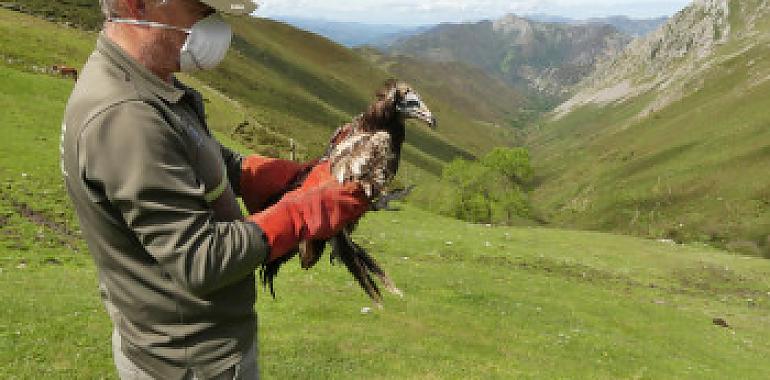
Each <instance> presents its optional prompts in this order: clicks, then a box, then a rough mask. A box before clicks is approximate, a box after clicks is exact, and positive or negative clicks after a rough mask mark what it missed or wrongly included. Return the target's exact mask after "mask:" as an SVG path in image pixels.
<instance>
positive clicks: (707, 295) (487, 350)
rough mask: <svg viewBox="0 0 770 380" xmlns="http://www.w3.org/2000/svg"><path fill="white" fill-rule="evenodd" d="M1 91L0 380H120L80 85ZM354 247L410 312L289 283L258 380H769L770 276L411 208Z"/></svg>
mask: <svg viewBox="0 0 770 380" xmlns="http://www.w3.org/2000/svg"><path fill="white" fill-rule="evenodd" d="M0 83H2V86H0V103H1V104H3V105H4V106H5V107H6V112H2V113H0V128H2V132H3V136H4V139H3V141H2V142H0V148H1V150H0V151H2V152H3V153H4V154H2V155H0V185H1V186H0V194H1V195H2V196H0V289H3V291H2V292H0V304H2V305H3V307H2V308H0V378H10V379H13V378H19V379H33V378H114V377H115V374H114V369H113V367H112V362H111V351H110V342H109V339H110V332H111V326H110V323H109V321H108V319H107V316H106V313H105V312H104V311H103V308H102V306H101V305H100V304H99V300H98V290H97V283H96V281H97V274H96V271H95V269H94V267H93V264H92V263H91V260H90V258H89V256H88V254H87V252H86V249H85V247H84V244H83V243H82V242H81V240H80V237H79V232H78V227H77V224H76V222H75V220H74V218H73V213H72V211H71V209H70V207H69V203H68V201H67V200H66V196H65V193H64V189H63V188H62V181H61V177H60V173H59V168H58V137H59V123H60V119H61V113H62V112H63V106H64V105H63V103H62V102H61V98H62V97H66V95H67V94H68V93H69V91H70V90H71V88H72V83H71V81H69V80H65V79H59V78H54V77H51V76H47V75H40V74H33V73H29V72H24V71H22V70H20V69H18V68H11V67H5V66H0ZM220 101H221V102H225V101H226V100H224V99H218V100H216V101H215V102H214V101H212V104H215V103H217V102H220ZM8 110H10V111H8ZM222 137H224V138H226V136H222ZM241 149H243V147H241ZM356 239H357V240H358V241H359V242H361V243H362V244H364V245H365V246H367V247H369V249H371V251H372V252H373V253H375V254H376V255H377V257H379V258H380V259H381V260H382V263H383V265H384V266H385V267H386V268H387V269H388V270H389V271H390V272H391V274H392V276H393V278H394V279H395V280H396V281H397V282H398V284H399V285H400V286H401V287H402V288H403V289H404V291H405V292H406V298H404V299H403V300H399V299H395V298H393V297H388V298H387V299H386V308H385V310H383V311H377V312H375V313H372V314H362V313H361V312H360V311H361V308H362V307H365V306H371V305H370V304H369V301H368V300H367V299H366V298H365V296H364V295H363V292H361V291H360V290H359V289H358V288H357V287H356V286H355V285H354V284H353V283H352V281H351V279H350V277H349V276H348V275H347V274H346V273H345V271H344V269H342V268H340V267H330V266H329V265H328V264H327V263H326V262H325V261H324V262H321V264H320V265H319V268H318V269H317V270H314V271H311V272H305V271H301V270H299V268H298V266H293V265H292V266H290V267H289V268H287V271H285V272H282V273H281V275H280V276H279V278H278V282H277V291H278V299H277V300H275V301H274V300H272V299H270V298H269V297H266V296H265V293H264V292H261V293H260V300H259V303H258V309H259V312H260V331H259V334H260V344H261V346H260V350H261V351H260V363H261V366H262V370H263V376H264V378H266V379H286V378H334V379H358V378H363V377H366V378H375V379H391V378H392V379H404V378H407V379H436V378H441V379H445V378H479V379H489V378H500V379H510V378H536V379H553V378H594V379H618V378H650V379H659V378H677V379H690V378H691V379H704V378H713V379H720V378H740V379H764V378H765V377H766V374H767V373H768V371H770V365H769V364H768V363H767V360H765V359H766V358H767V356H768V355H770V343H768V342H770V324H768V323H767V315H768V312H770V294H768V293H767V290H768V289H770V280H769V279H770V262H767V261H765V260H759V259H753V258H745V257H736V256H732V255H729V254H726V253H724V252H722V251H718V250H714V249H711V248H706V247H703V246H677V245H671V244H665V243H658V242H654V241H647V240H640V239H635V238H629V237H620V236H612V235H608V234H599V233H585V232H570V231H563V230H550V229H540V228H534V229H530V228H487V227H483V226H477V225H469V224H466V223H461V222H457V221H454V220H450V219H445V218H441V217H436V216H434V215H431V214H427V213H424V212H421V211H419V210H417V209H415V208H413V207H410V206H403V210H402V211H400V212H383V213H377V214H372V215H369V216H367V217H366V218H365V219H364V221H363V223H362V224H361V226H360V229H359V231H358V233H357V237H356ZM715 318H721V319H723V320H724V321H726V323H727V324H728V325H729V326H730V328H723V327H719V326H716V325H714V319H715Z"/></svg>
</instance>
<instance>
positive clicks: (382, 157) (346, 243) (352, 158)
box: [262, 80, 436, 305]
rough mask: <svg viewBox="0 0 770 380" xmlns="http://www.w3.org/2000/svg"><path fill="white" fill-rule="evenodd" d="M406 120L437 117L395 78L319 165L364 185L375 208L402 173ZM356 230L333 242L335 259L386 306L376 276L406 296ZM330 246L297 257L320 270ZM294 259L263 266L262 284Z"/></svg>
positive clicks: (312, 245) (309, 248)
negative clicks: (325, 164) (325, 163)
mask: <svg viewBox="0 0 770 380" xmlns="http://www.w3.org/2000/svg"><path fill="white" fill-rule="evenodd" d="M407 119H418V120H421V121H423V122H425V123H427V124H428V125H429V126H430V127H432V128H435V127H436V119H435V118H434V117H433V115H432V114H431V112H430V110H429V109H428V107H427V106H425V104H424V103H423V102H422V100H421V99H420V97H419V95H418V94H417V93H416V92H415V91H414V90H412V89H411V88H410V87H409V85H407V84H406V83H403V82H399V81H396V80H390V81H388V82H387V83H386V84H385V86H384V87H383V89H382V90H380V91H379V92H378V93H377V99H376V101H375V102H374V103H373V104H371V105H370V106H369V107H368V109H367V111H366V112H364V113H363V114H361V115H359V116H358V117H356V118H355V119H354V120H353V121H352V122H351V123H348V124H346V125H344V126H342V127H341V128H339V129H338V130H337V131H336V132H335V133H334V135H333V136H332V139H331V141H330V142H329V147H328V149H327V152H326V154H325V155H324V156H323V157H322V158H321V160H320V161H324V160H328V161H329V162H330V164H331V169H332V175H333V176H334V178H336V179H337V180H338V181H339V182H345V181H358V182H359V183H361V185H362V186H363V188H364V191H365V192H366V195H367V197H368V198H369V200H370V201H371V202H372V205H374V204H376V202H377V200H379V199H380V198H381V197H383V196H384V195H385V189H386V187H387V185H388V184H389V183H390V181H392V180H393V178H394V177H395V176H396V173H397V171H398V167H399V160H400V158H401V147H402V145H403V143H404V139H405V138H406V120H407ZM303 180H304V179H303V178H301V179H299V180H298V181H296V183H295V184H294V186H292V187H291V188H289V189H287V192H288V191H291V190H293V189H295V188H297V187H299V186H300V185H301V184H302V182H303ZM353 228H354V226H352V225H351V226H348V227H347V228H345V230H344V231H343V232H341V233H340V234H338V235H337V236H334V237H333V238H331V239H330V240H329V242H330V243H331V247H332V253H331V259H332V261H334V260H339V261H341V262H342V263H343V264H344V265H345V266H346V267H347V269H348V271H350V273H351V275H352V276H353V277H354V278H355V279H356V281H357V282H358V284H359V285H360V286H361V288H363V289H364V291H365V292H366V293H367V295H369V297H371V299H372V300H373V301H374V302H375V303H376V304H378V305H381V302H382V295H381V293H380V290H379V287H378V286H377V283H376V282H375V281H374V280H373V279H372V276H375V277H377V278H378V279H379V280H380V282H381V283H382V285H383V286H385V288H386V289H388V290H389V291H391V292H392V293H394V294H397V295H401V294H402V293H401V291H400V290H399V289H398V288H397V287H396V286H395V283H394V282H393V281H392V280H391V279H390V277H388V275H387V274H386V273H385V271H384V270H383V269H382V267H380V265H379V264H378V263H377V261H376V260H375V259H374V258H373V257H372V256H371V255H369V253H368V252H367V251H366V250H365V249H363V248H362V247H361V246H359V245H358V244H356V243H355V242H354V241H353V240H352V239H351V236H350V235H351V233H352V231H353ZM325 245H326V242H303V243H301V244H300V247H298V253H299V254H300V258H301V261H302V267H303V268H304V269H309V268H311V267H313V266H315V264H316V263H317V262H318V261H319V259H320V257H321V254H322V253H323V250H324V247H325ZM295 255H296V252H295V254H293V255H287V256H285V257H284V258H282V259H280V260H278V261H276V262H272V263H269V264H267V265H266V266H265V267H264V268H263V271H262V281H263V284H265V285H266V286H269V288H270V291H271V292H273V282H274V280H275V277H276V275H277V274H278V270H279V269H280V267H281V266H282V265H283V264H284V263H285V262H287V261H288V260H290V259H291V258H292V257H293V256H295ZM273 295H274V293H273Z"/></svg>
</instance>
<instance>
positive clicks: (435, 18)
mask: <svg viewBox="0 0 770 380" xmlns="http://www.w3.org/2000/svg"><path fill="white" fill-rule="evenodd" d="M688 2H689V1H687V0H569V1H568V0H378V1H372V0H357V1H350V0H347V1H345V0H324V1H318V0H314V1H310V0H263V1H262V3H263V4H262V7H261V9H260V11H259V14H262V15H266V16H277V15H283V16H294V17H307V18H326V19H329V20H347V21H365V22H388V23H421V22H423V23H425V22H440V21H469V20H479V19H482V18H496V17H500V16H502V15H504V14H507V13H516V14H533V13H543V14H551V15H558V16H566V17H572V18H586V17H593V16H607V15H618V14H623V15H628V16H633V17H652V16H660V15H671V14H673V13H674V12H676V11H677V10H680V9H682V8H683V7H684V6H685V5H687V3H688Z"/></svg>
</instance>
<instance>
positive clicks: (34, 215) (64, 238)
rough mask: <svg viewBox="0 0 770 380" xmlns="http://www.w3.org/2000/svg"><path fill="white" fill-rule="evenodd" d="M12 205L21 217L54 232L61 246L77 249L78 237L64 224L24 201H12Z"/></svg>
mask: <svg viewBox="0 0 770 380" xmlns="http://www.w3.org/2000/svg"><path fill="white" fill-rule="evenodd" d="M12 205H13V208H14V209H16V212H17V213H18V214H19V215H21V216H22V217H24V218H26V219H27V220H29V221H30V222H32V223H34V224H36V225H38V226H40V227H43V228H46V229H48V230H50V231H53V232H55V233H56V234H57V235H58V241H59V244H61V245H62V246H67V247H69V248H71V249H73V250H75V251H77V250H79V248H78V240H79V237H78V236H77V234H75V232H74V231H72V230H70V229H69V228H68V227H67V226H66V225H65V224H63V223H59V222H57V221H55V220H53V219H52V218H51V217H49V216H48V215H46V214H45V213H43V212H40V211H37V210H35V209H33V208H32V207H30V206H29V205H28V204H26V203H22V202H17V201H13V202H12Z"/></svg>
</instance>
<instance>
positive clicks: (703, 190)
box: [531, 1, 770, 256]
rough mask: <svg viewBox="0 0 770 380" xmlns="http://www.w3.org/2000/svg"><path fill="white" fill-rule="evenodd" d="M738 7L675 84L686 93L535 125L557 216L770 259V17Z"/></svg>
mask: <svg viewBox="0 0 770 380" xmlns="http://www.w3.org/2000/svg"><path fill="white" fill-rule="evenodd" d="M765 3H766V2H765ZM741 7H743V8H744V9H741ZM731 12H732V14H733V16H732V17H731V24H732V25H731V29H732V30H733V32H731V37H730V40H729V41H728V42H727V43H725V44H724V45H721V46H719V47H717V48H716V50H715V51H714V53H713V56H712V57H711V58H710V59H709V60H708V61H707V62H709V64H708V65H704V66H703V68H702V69H700V70H699V71H693V73H695V74H691V76H690V77H689V78H687V79H686V80H685V81H683V82H682V83H681V84H679V82H676V85H675V86H672V87H674V88H677V87H676V86H679V85H681V86H682V88H684V89H685V90H684V92H683V93H684V94H685V95H684V96H683V97H682V98H680V99H678V100H675V101H670V102H667V103H663V104H666V105H665V106H662V107H656V108H653V109H654V110H653V112H648V111H646V110H648V109H649V108H650V107H651V105H652V106H655V104H660V99H661V95H660V94H659V93H658V92H656V91H651V92H649V93H646V94H643V95H641V96H638V97H636V98H632V99H630V100H627V101H620V102H616V103H612V104H604V105H596V104H594V105H584V106H582V107H579V108H577V109H575V110H573V111H572V112H571V113H568V114H567V115H566V116H564V117H563V118H561V119H559V120H556V121H552V122H549V123H545V124H544V125H541V126H540V128H539V129H537V130H535V131H533V133H532V138H531V143H532V147H533V151H534V153H535V158H536V163H537V164H538V165H539V166H540V168H539V170H538V173H540V182H541V184H540V187H539V189H538V190H537V191H536V194H535V199H536V201H535V203H536V204H539V205H541V207H542V208H543V209H544V210H546V213H547V214H548V216H549V217H550V219H551V220H553V221H555V222H558V223H560V224H562V225H567V226H574V227H581V228H592V229H602V230H610V231H617V232H631V233H634V234H638V235H644V236H652V237H659V238H670V239H674V240H676V241H701V242H707V243H710V244H714V245H717V246H720V247H727V248H730V249H732V250H736V251H741V252H745V253H750V254H756V255H760V254H765V255H767V256H770V180H769V179H768V176H767V175H766V173H767V172H768V170H769V169H770V150H769V149H768V147H769V146H770V130H768V128H767V126H768V125H769V124H770V61H768V59H767V57H768V56H770V48H769V47H768V46H770V45H768V40H767V36H768V35H770V34H768V31H770V17H768V13H767V8H762V7H760V6H759V4H755V3H754V2H746V1H732V2H731ZM763 12H764V13H763ZM747 14H751V15H752V18H751V21H750V22H751V27H750V28H747V27H746V24H742V23H746V22H747V20H748V19H747V18H746V15H747ZM643 111H644V112H643Z"/></svg>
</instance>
